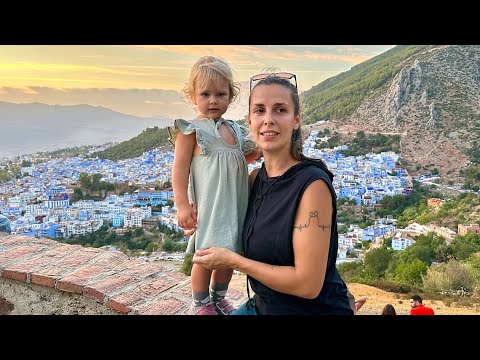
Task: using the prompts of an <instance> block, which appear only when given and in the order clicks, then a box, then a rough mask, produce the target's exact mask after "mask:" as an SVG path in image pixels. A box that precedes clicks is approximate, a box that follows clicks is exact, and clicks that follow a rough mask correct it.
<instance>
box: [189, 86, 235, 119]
mask: <svg viewBox="0 0 480 360" xmlns="http://www.w3.org/2000/svg"><path fill="white" fill-rule="evenodd" d="M217 85H218V86H217ZM194 101H195V104H196V105H197V111H198V113H199V117H200V118H210V119H213V120H217V119H219V118H221V117H222V115H223V114H225V112H226V111H227V109H228V105H230V88H229V86H228V83H227V82H226V81H222V82H221V83H220V84H215V83H214V82H210V83H209V84H208V86H207V87H206V88H201V89H199V88H196V89H195V94H194Z"/></svg>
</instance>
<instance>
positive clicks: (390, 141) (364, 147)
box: [315, 131, 400, 156]
mask: <svg viewBox="0 0 480 360" xmlns="http://www.w3.org/2000/svg"><path fill="white" fill-rule="evenodd" d="M318 136H319V137H322V135H318ZM339 145H347V146H348V150H342V151H341V152H342V153H343V154H345V156H360V155H365V154H368V153H370V152H372V151H373V152H375V153H381V152H384V151H393V152H395V153H399V152H400V135H383V134H380V133H377V134H375V135H365V133H364V132H363V131H359V132H357V134H356V135H355V137H354V138H353V139H351V140H347V139H345V138H344V137H342V136H341V135H340V134H339V133H337V132H334V133H333V134H332V136H331V137H330V138H329V139H328V140H327V144H326V145H325V143H324V142H317V144H316V146H315V147H316V148H317V149H318V148H334V147H336V146H339Z"/></svg>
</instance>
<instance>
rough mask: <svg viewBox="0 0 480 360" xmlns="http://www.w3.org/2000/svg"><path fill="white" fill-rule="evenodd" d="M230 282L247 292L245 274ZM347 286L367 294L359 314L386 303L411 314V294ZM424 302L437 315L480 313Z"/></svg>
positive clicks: (357, 293)
mask: <svg viewBox="0 0 480 360" xmlns="http://www.w3.org/2000/svg"><path fill="white" fill-rule="evenodd" d="M230 284H231V286H232V287H234V288H236V289H238V290H240V291H242V292H243V293H244V294H246V293H247V287H246V277H245V275H243V274H240V275H237V274H235V275H233V277H232V281H231V283H230ZM347 287H348V289H349V290H350V292H351V293H352V294H353V295H354V296H355V298H359V297H360V296H366V297H367V298H368V299H367V301H366V302H365V304H364V305H363V306H362V308H361V309H360V311H359V312H358V315H379V314H380V313H381V312H382V309H383V307H384V306H385V304H392V305H393V306H394V307H395V310H396V312H397V314H398V315H407V314H409V311H410V302H409V297H408V296H409V295H407V294H396V293H393V292H388V291H384V290H381V289H378V288H376V287H373V286H369V285H364V284H357V283H349V284H347ZM423 303H424V304H425V305H427V306H430V307H432V308H433V310H434V311H435V313H436V314H437V315H480V308H479V307H478V306H474V305H468V306H462V305H461V304H459V303H456V302H450V301H445V302H444V301H440V300H428V299H425V300H424V302H423Z"/></svg>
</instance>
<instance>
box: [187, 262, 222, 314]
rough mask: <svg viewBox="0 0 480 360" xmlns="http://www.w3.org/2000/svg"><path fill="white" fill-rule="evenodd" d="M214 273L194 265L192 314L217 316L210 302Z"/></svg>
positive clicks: (192, 275)
mask: <svg viewBox="0 0 480 360" xmlns="http://www.w3.org/2000/svg"><path fill="white" fill-rule="evenodd" d="M211 274H212V271H211V270H209V269H207V268H205V267H203V266H201V265H198V264H193V267H192V273H191V279H190V280H191V286H192V297H193V303H192V307H191V308H190V314H198V315H216V313H215V310H214V308H213V306H212V305H211V302H210V293H209V284H210V276H211Z"/></svg>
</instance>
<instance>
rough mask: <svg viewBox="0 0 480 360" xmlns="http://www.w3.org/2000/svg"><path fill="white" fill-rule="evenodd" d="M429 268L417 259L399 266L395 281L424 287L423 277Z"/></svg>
mask: <svg viewBox="0 0 480 360" xmlns="http://www.w3.org/2000/svg"><path fill="white" fill-rule="evenodd" d="M427 269H428V266H427V264H425V263H424V262H423V261H421V260H419V259H415V260H413V261H411V262H402V263H400V264H398V265H397V268H396V275H395V279H396V280H397V281H398V282H400V283H404V284H410V285H414V286H421V285H422V277H423V275H425V274H426V273H427Z"/></svg>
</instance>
